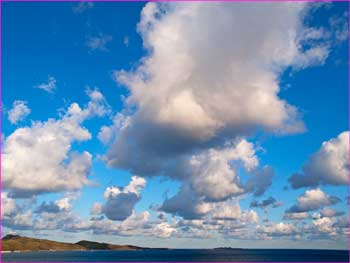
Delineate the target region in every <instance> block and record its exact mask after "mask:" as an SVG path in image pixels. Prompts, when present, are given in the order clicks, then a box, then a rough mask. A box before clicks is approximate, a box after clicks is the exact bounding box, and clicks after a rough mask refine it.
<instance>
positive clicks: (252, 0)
mask: <svg viewBox="0 0 350 263" xmlns="http://www.w3.org/2000/svg"><path fill="white" fill-rule="evenodd" d="M3 2H235V3H242V2H255V3H258V2H262V3H263V2H348V15H350V0H332V1H328V0H170V1H169V0H152V1H147V0H87V1H82V0H0V131H1V132H0V193H2V169H1V167H2V121H3V119H2V118H3V107H2V106H3V105H2V104H3V101H2V3H3ZM348 32H350V21H349V20H348ZM349 102H350V39H349V37H348V130H350V122H349V117H350V103H349ZM349 143H350V137H349ZM348 159H349V162H350V145H349V156H348ZM348 179H349V183H348V200H347V202H348V204H347V205H348V216H347V219H348V226H350V206H349V204H350V174H349V175H348ZM1 209H2V203H1V202H0V214H1ZM349 251H350V231H349V233H348V252H349ZM1 262H3V261H2V219H1V218H0V263H1ZM17 262H18V263H22V261H17ZM36 262H38V263H39V262H43V261H36ZM56 262H58V263H63V262H59V261H56ZM75 262H76V263H87V262H85V261H75ZM99 262H101V263H111V262H112V261H106V262H104V261H99ZM131 262H136V263H138V262H146V261H131ZM159 262H162V263H167V262H168V261H159ZM171 262H173V263H174V262H175V263H187V262H188V261H171ZM217 262H219V261H217ZM234 262H237V263H241V262H242V263H243V262H244V263H256V262H255V261H254V262H249V261H234ZM264 262H266V263H272V262H269V261H264ZM279 262H284V261H279ZM305 262H306V261H299V262H294V263H305ZM307 262H309V261H307ZM331 262H332V261H329V262H325V263H331ZM348 262H350V253H349V260H348ZM23 263H27V261H23ZM118 263H130V261H127V262H123V261H118ZM201 263H209V262H203V261H201ZM273 263H278V261H274V262H273Z"/></svg>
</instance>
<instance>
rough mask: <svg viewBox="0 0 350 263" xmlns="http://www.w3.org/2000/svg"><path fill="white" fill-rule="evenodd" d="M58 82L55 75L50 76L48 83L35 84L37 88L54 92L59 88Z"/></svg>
mask: <svg viewBox="0 0 350 263" xmlns="http://www.w3.org/2000/svg"><path fill="white" fill-rule="evenodd" d="M56 82H57V81H56V79H55V78H54V77H52V76H49V77H48V80H47V83H41V84H39V85H37V86H35V88H37V89H42V90H45V91H46V92H49V93H53V92H54V91H55V90H56V88H57V86H56Z"/></svg>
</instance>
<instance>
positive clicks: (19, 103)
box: [8, 100, 30, 124]
mask: <svg viewBox="0 0 350 263" xmlns="http://www.w3.org/2000/svg"><path fill="white" fill-rule="evenodd" d="M29 114H30V109H29V108H28V106H27V102H26V101H23V100H15V101H14V102H13V104H12V109H11V110H9V111H8V120H9V121H10V122H11V124H16V123H17V122H19V121H22V120H24V119H25V117H27V116H28V115H29Z"/></svg>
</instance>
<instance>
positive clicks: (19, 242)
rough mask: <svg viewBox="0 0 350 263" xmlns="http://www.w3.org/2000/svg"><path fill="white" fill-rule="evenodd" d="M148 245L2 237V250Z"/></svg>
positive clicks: (56, 249)
mask: <svg viewBox="0 0 350 263" xmlns="http://www.w3.org/2000/svg"><path fill="white" fill-rule="evenodd" d="M145 249H150V248H147V247H138V246H131V245H115V244H108V243H99V242H93V241H87V240H81V241H79V242H77V243H65V242H58V241H52V240H47V239H38V238H31V237H24V236H19V235H6V236H4V237H3V238H2V251H42V250H51V251H67V250H70V251H73V250H145Z"/></svg>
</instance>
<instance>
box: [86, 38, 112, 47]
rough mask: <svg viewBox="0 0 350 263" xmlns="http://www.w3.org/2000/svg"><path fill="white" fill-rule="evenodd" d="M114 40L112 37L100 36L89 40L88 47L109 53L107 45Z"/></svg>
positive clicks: (87, 41)
mask: <svg viewBox="0 0 350 263" xmlns="http://www.w3.org/2000/svg"><path fill="white" fill-rule="evenodd" d="M112 39H113V38H112V36H109V35H103V34H99V35H98V36H94V37H89V38H87V40H86V46H87V47H88V48H90V49H91V50H100V51H108V48H107V44H108V43H109V42H111V41H112Z"/></svg>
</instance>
